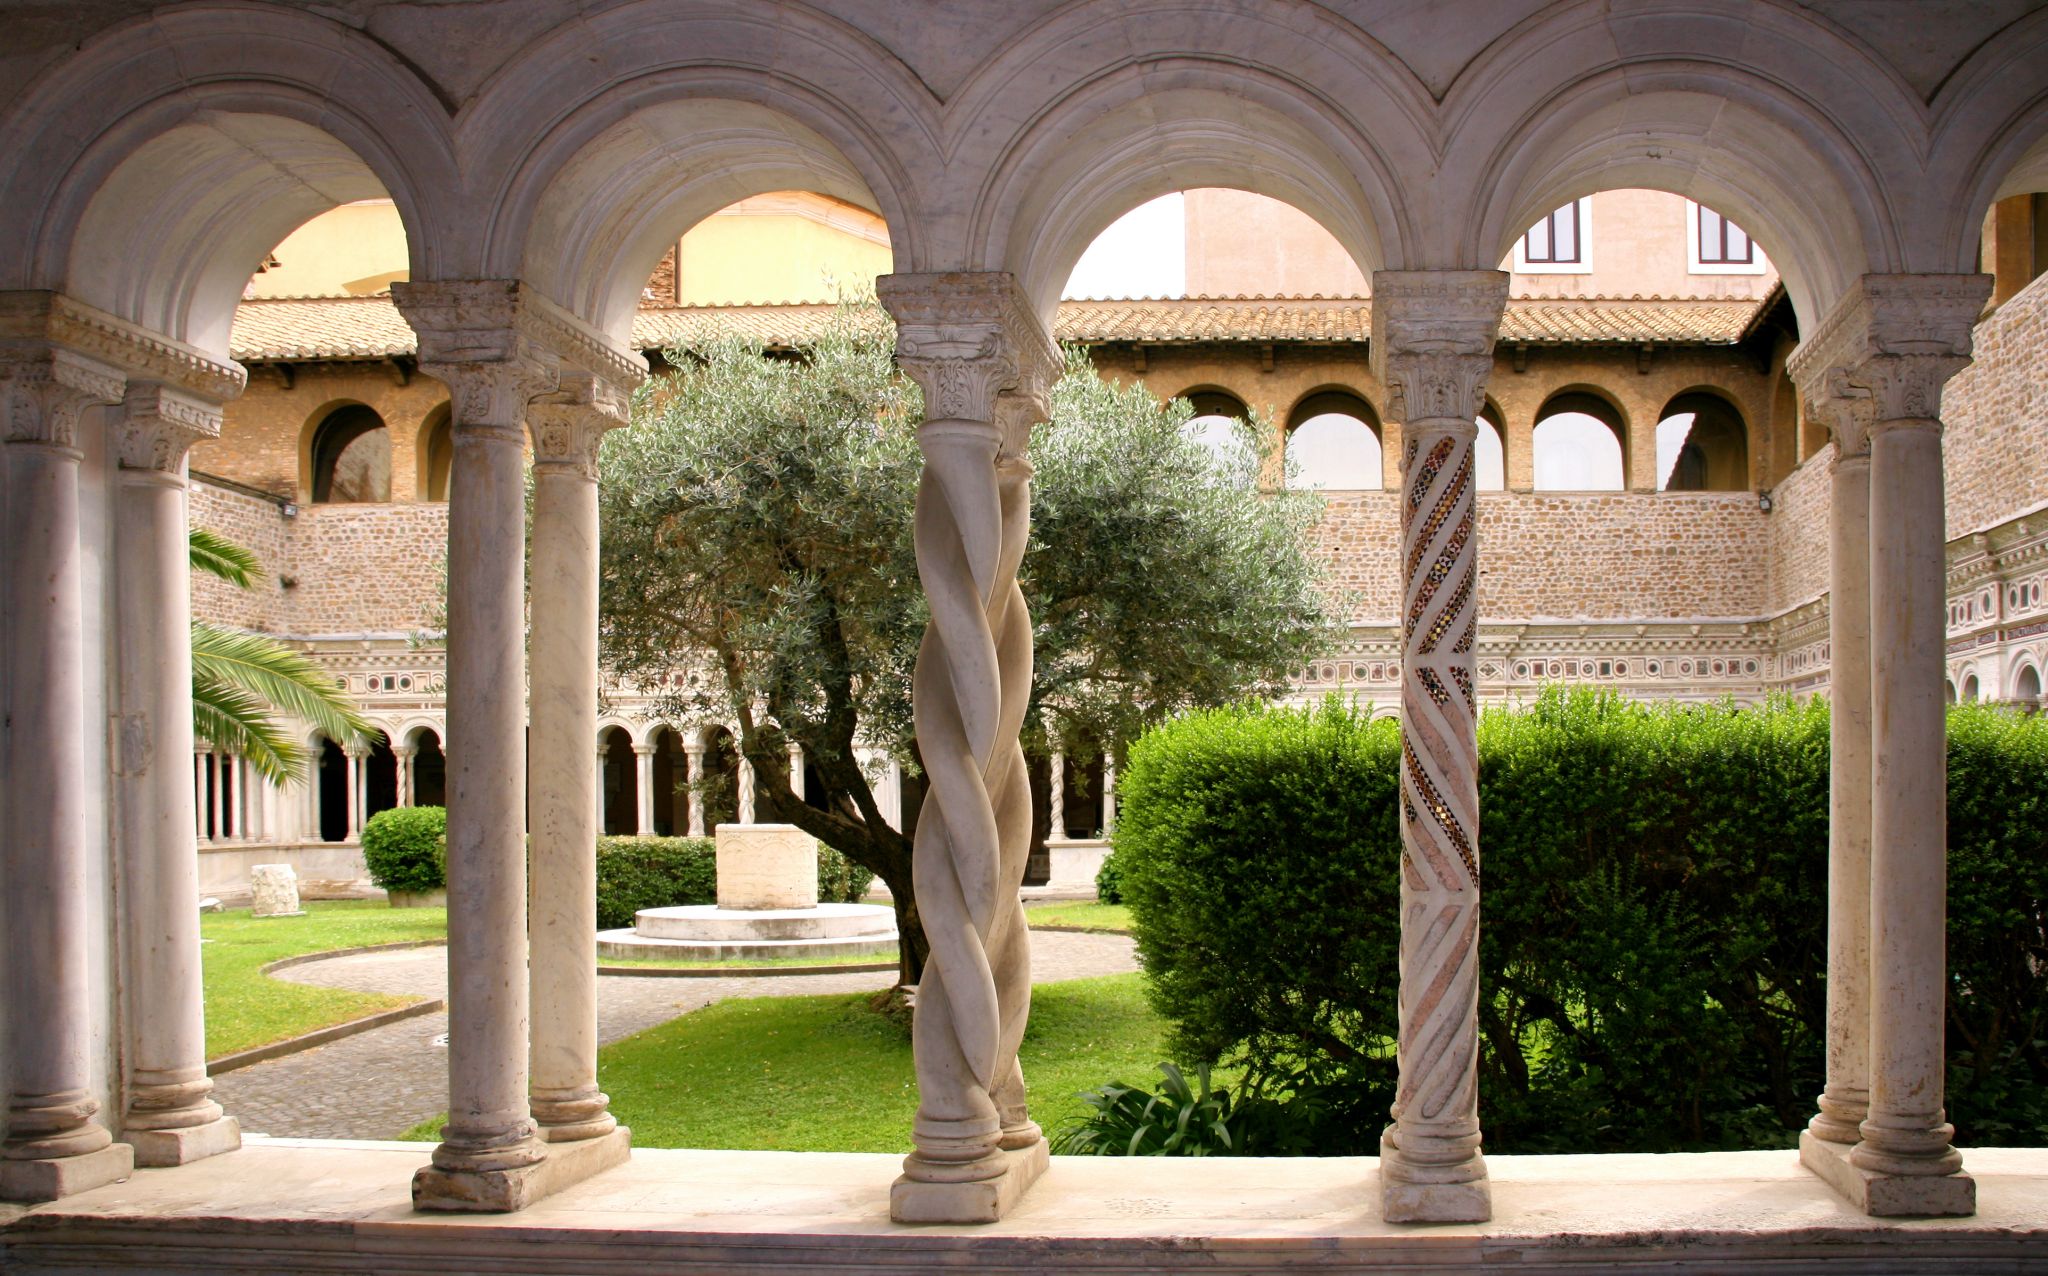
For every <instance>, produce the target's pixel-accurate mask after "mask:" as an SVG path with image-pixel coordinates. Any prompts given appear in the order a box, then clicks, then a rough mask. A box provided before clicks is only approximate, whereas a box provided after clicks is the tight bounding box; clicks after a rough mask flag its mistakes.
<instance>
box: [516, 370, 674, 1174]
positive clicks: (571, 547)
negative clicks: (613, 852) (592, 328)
mask: <svg viewBox="0 0 2048 1276" xmlns="http://www.w3.org/2000/svg"><path fill="white" fill-rule="evenodd" d="M563 384H564V392H563V393H562V394H561V395H558V396H556V397H555V398H554V399H550V400H548V401H544V402H542V403H538V404H535V405H534V406H533V408H532V409H530V411H529V412H528V416H527V420H528V424H529V427H530V429H531V431H532V434H533V458H534V464H533V474H534V478H533V573H532V578H533V585H532V591H533V596H532V605H531V607H530V609H529V610H530V613H531V615H532V622H531V624H532V637H531V639H530V646H531V650H532V655H533V672H532V683H531V685H532V691H531V695H532V698H533V709H532V721H533V727H532V730H533V749H534V757H535V759H536V762H537V765H536V766H535V767H534V770H533V774H532V779H531V783H532V785H533V833H532V839H531V840H532V860H533V871H532V879H531V881H530V883H529V886H528V891H527V925H528V927H529V929H530V931H531V952H530V955H529V958H528V960H529V965H530V969H531V972H532V1002H533V1045H532V1058H531V1065H530V1067H531V1073H532V1091H531V1093H532V1110H533V1117H534V1120H536V1121H538V1122H539V1123H540V1132H541V1134H542V1136H543V1137H544V1138H546V1139H547V1140H548V1142H550V1143H568V1142H573V1141H575V1140H579V1139H589V1138H595V1137H597V1136H600V1135H604V1134H608V1133H610V1132H611V1131H612V1130H613V1129H614V1128H616V1127H617V1125H618V1122H617V1121H616V1120H615V1119H614V1118H613V1117H612V1115H611V1113H610V1111H609V1110H608V1107H609V1105H610V1102H611V1100H610V1099H609V1098H608V1097H607V1096H606V1095H605V1094H604V1092H603V1091H601V1090H599V1089H598V1088H597V965H596V955H597V859H596V847H597V833H598V825H597V794H596V792H594V791H593V789H592V787H591V770H590V768H589V767H586V766H580V765H577V764H575V763H573V762H572V763H568V764H566V765H562V764H558V762H557V761H556V760H557V759H569V758H574V757H576V756H577V755H578V754H579V753H581V752H582V751H583V750H584V749H585V748H587V747H589V744H590V741H591V740H592V739H594V738H595V737H596V735H597V696H598V686H597V574H598V531H597V452H598V444H599V442H600V441H601V440H602V439H603V437H604V432H605V430H606V429H608V428H610V427H612V426H614V425H618V424H622V423H623V421H624V418H625V412H626V405H625V397H624V395H623V394H620V393H618V392H616V391H614V390H612V389H611V388H610V387H607V386H604V385H602V384H601V383H599V382H596V381H595V380H592V379H587V378H577V379H575V380H574V384H573V388H572V378H571V377H570V376H569V375H568V374H566V373H565V374H564V376H563ZM642 756H643V765H642V768H641V774H642V776H646V775H647V774H648V772H649V770H650V767H649V766H648V765H647V764H649V763H651V762H652V761H653V759H652V756H651V754H649V755H642ZM643 789H644V790H645V791H643V792H642V793H641V795H640V809H641V812H642V815H641V826H642V830H643V832H644V831H645V829H646V827H647V825H648V824H649V822H650V820H651V812H652V796H653V795H652V790H651V787H649V786H643Z"/></svg>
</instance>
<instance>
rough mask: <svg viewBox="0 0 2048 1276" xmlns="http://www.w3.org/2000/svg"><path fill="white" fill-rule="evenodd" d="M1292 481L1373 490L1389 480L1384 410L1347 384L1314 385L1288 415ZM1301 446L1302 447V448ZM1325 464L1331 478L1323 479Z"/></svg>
mask: <svg viewBox="0 0 2048 1276" xmlns="http://www.w3.org/2000/svg"><path fill="white" fill-rule="evenodd" d="M1285 430H1286V440H1287V456H1288V459H1289V461H1291V462H1298V464H1299V469H1298V470H1296V469H1295V468H1294V467H1293V466H1290V470H1291V471H1292V472H1290V473H1289V475H1288V478H1287V482H1288V485H1289V486H1290V487H1331V488H1335V489H1338V490H1344V491H1360V492H1373V491H1379V490H1381V489H1382V488H1383V487H1384V486H1385V482H1384V475H1385V472H1386V451H1385V438H1386V436H1385V435H1384V434H1383V433H1382V427H1381V425H1380V419H1379V414H1378V413H1377V412H1375V411H1373V406H1372V404H1371V403H1369V402H1367V401H1366V398H1365V396H1364V395H1361V394H1359V393H1358V392H1356V391H1355V390H1351V389H1349V388H1343V387H1325V388H1322V389H1318V390H1313V391H1310V392H1309V393H1308V394H1305V395H1303V396H1301V398H1299V399H1297V400H1295V402H1294V405H1293V406H1292V407H1291V408H1289V409H1288V410H1287V417H1286V420H1285ZM1297 447H1299V449H1300V450H1299V452H1297V450H1296V449H1297ZM1313 470H1321V471H1322V472H1323V474H1324V475H1325V476H1326V477H1327V478H1328V480H1329V481H1328V482H1323V481H1319V480H1318V478H1317V475H1316V473H1314V472H1312V471H1313Z"/></svg>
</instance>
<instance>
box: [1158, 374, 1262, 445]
mask: <svg viewBox="0 0 2048 1276" xmlns="http://www.w3.org/2000/svg"><path fill="white" fill-rule="evenodd" d="M1173 397H1174V398H1176V399H1186V400H1187V401H1188V406H1189V407H1191V408H1193V409H1194V416H1192V417H1190V418H1189V419H1188V423H1187V425H1186V426H1184V427H1182V432H1183V433H1184V434H1186V435H1187V436H1188V437H1189V438H1192V439H1194V440H1195V441H1196V442H1198V443H1200V444H1201V445H1202V446H1203V447H1205V448H1208V449H1209V451H1210V453H1211V454H1212V455H1214V456H1215V457H1217V458H1218V459H1219V460H1221V461H1223V462H1224V463H1225V464H1229V463H1230V462H1231V461H1232V459H1233V458H1236V457H1238V456H1239V455H1241V454H1242V452H1243V451H1244V450H1245V447H1246V444H1245V441H1244V434H1243V427H1244V425H1245V424H1248V423H1249V422H1250V421H1251V419H1252V411H1251V407H1250V405H1249V404H1247V403H1246V402H1245V400H1244V398H1243V397H1242V396H1241V395H1239V394H1237V393H1236V392H1234V391H1231V390H1226V389H1224V388H1223V387H1221V386H1217V385H1209V384H1202V385H1196V386H1191V387H1189V388H1188V389H1185V390H1183V391H1181V392H1180V393H1179V394H1176V395H1174V396H1173Z"/></svg>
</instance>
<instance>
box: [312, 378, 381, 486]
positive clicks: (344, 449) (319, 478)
mask: <svg viewBox="0 0 2048 1276" xmlns="http://www.w3.org/2000/svg"><path fill="white" fill-rule="evenodd" d="M299 458H300V468H299V499H300V500H301V501H304V502H306V503H308V504H313V505H327V504H350V503H355V502H382V501H388V500H390V499H391V430H390V428H389V427H388V426H387V425H386V424H385V421H384V418H383V417H382V416H380V415H379V414H378V413H377V410H376V409H375V408H372V407H370V406H369V405H368V404H366V403H360V402H357V401H355V400H353V399H347V400H340V401H338V402H335V403H332V404H329V405H327V406H324V407H322V408H321V409H320V410H319V411H318V412H316V413H314V414H313V416H311V417H310V418H308V420H307V422H306V426H305V429H304V431H303V432H302V433H301V435H300V442H299Z"/></svg>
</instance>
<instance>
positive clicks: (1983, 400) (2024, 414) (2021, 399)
mask: <svg viewBox="0 0 2048 1276" xmlns="http://www.w3.org/2000/svg"><path fill="white" fill-rule="evenodd" d="M1941 416H1942V425H1943V438H1944V449H1943V450H1944V453H1945V462H1946V468H1947V472H1948V534H1949V536H1950V537H1951V538H1953V537H1957V536H1966V535H1968V534H1969V533H1971V532H1975V531H1981V530H1983V529H1984V528H1986V527H1989V526H1991V525H1992V524H1995V523H2001V522H2004V521H2005V520H2006V519H2009V518H2012V517H2013V516H2015V515H2017V514H2019V513H2021V512H2023V511H2025V510H2029V509H2032V508H2034V507H2035V506H2038V505H2040V504H2042V503H2043V502H2048V275H2043V276H2042V277H2041V278H2039V279H2036V280H2035V281H2034V282H2033V283H2031V284H2029V285H2028V286H2027V287H2026V288H2025V289H2023V290H2022V291H2021V292H2020V293H2019V294H2018V295H2017V296H2015V297H2013V298H2012V299H2011V300H2009V301H2007V302H2006V303H2005V304H2004V305H2002V306H2000V307H1999V308H1998V309H1997V310H1996V311H1995V312H1993V314H1992V316H1991V317H1990V318H1989V319H1986V320H1985V321H1984V322H1983V323H1981V324H1978V325H1977V339H1976V350H1975V358H1974V361H1973V362H1972V363H1971V364H1970V366H1969V367H1967V368H1965V369H1963V370H1962V371H1961V372H1959V373H1957V374H1956V376H1955V378H1954V379H1953V380H1951V381H1950V382H1949V383H1948V387H1947V388H1946V389H1945V390H1944V391H1943V392H1942V396H1941Z"/></svg>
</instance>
